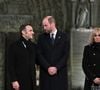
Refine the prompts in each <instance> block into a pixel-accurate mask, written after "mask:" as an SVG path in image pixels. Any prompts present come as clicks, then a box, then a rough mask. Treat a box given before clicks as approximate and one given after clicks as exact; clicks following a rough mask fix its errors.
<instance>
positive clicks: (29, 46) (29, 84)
mask: <svg viewBox="0 0 100 90" xmlns="http://www.w3.org/2000/svg"><path fill="white" fill-rule="evenodd" d="M33 34H34V32H33V28H32V26H31V25H30V24H25V25H21V27H20V35H21V36H20V38H19V39H18V40H17V41H15V42H14V43H12V44H11V45H10V47H9V51H8V70H9V76H10V81H11V86H12V89H13V90H33V86H34V85H35V51H36V50H35V44H34V43H32V42H31V39H33Z"/></svg>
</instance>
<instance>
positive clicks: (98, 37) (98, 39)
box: [94, 32, 100, 43]
mask: <svg viewBox="0 0 100 90" xmlns="http://www.w3.org/2000/svg"><path fill="white" fill-rule="evenodd" d="M94 42H97V43H99V42H100V32H96V33H95V34H94Z"/></svg>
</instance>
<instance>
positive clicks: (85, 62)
mask: <svg viewBox="0 0 100 90" xmlns="http://www.w3.org/2000/svg"><path fill="white" fill-rule="evenodd" d="M89 50H90V49H89V46H85V47H84V52H83V59H82V68H83V71H84V73H85V75H86V78H87V79H88V80H91V81H93V80H94V79H95V78H96V75H95V74H94V73H93V72H92V71H91V67H90V63H89V60H90V59H89Z"/></svg>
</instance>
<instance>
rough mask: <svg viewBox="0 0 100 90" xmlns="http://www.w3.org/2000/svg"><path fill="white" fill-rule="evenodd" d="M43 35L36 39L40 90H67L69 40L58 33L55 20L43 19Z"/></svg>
mask: <svg viewBox="0 0 100 90" xmlns="http://www.w3.org/2000/svg"><path fill="white" fill-rule="evenodd" d="M42 24H43V28H44V30H45V33H43V34H41V35H40V36H39V38H38V43H37V46H38V57H39V59H38V60H39V65H40V90H68V89H67V59H68V54H69V42H68V41H69V40H68V36H67V35H66V33H64V32H62V31H58V30H57V28H56V23H55V19H54V18H53V17H52V16H46V17H45V18H44V19H43V22H42Z"/></svg>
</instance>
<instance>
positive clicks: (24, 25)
mask: <svg viewBox="0 0 100 90" xmlns="http://www.w3.org/2000/svg"><path fill="white" fill-rule="evenodd" d="M28 25H29V26H32V25H31V24H22V25H21V26H20V27H19V32H20V35H21V34H22V31H23V30H25V27H26V26H28Z"/></svg>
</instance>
